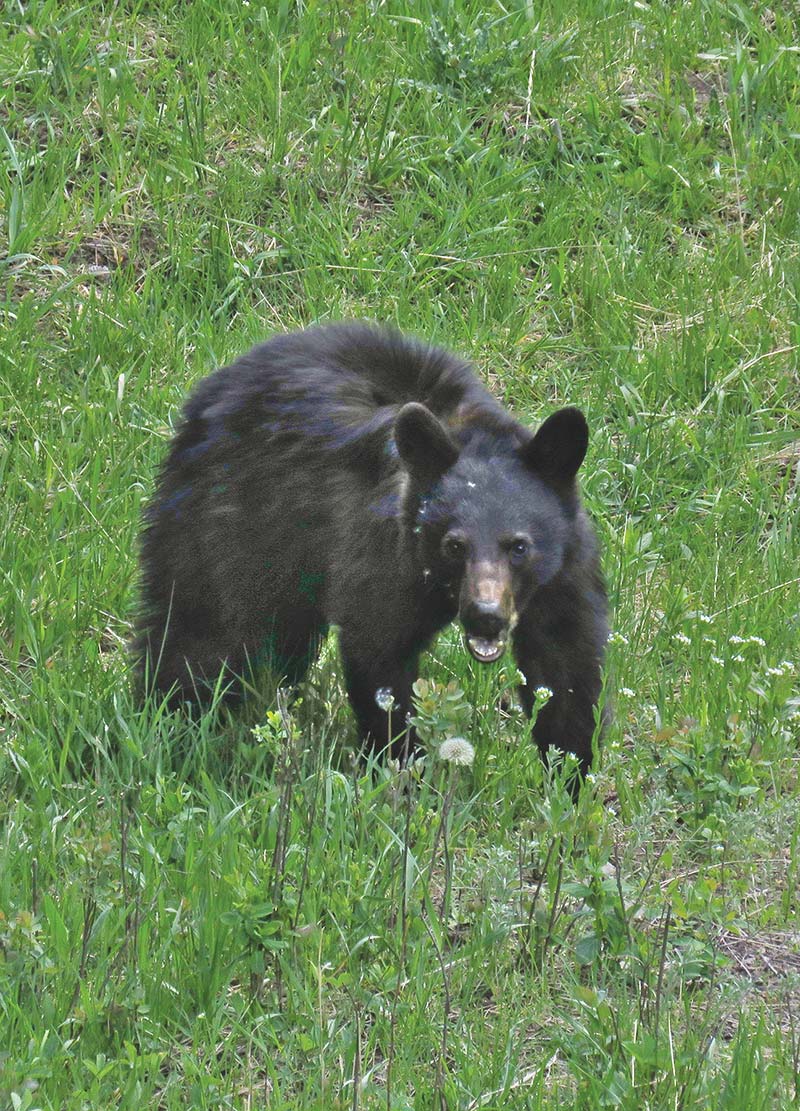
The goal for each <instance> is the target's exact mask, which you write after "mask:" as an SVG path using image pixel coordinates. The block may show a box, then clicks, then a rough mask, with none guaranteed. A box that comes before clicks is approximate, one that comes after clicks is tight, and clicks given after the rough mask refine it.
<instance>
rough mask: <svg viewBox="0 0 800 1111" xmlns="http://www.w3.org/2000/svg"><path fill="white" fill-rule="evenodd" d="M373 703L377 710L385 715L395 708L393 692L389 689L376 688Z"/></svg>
mask: <svg viewBox="0 0 800 1111" xmlns="http://www.w3.org/2000/svg"><path fill="white" fill-rule="evenodd" d="M375 703H376V705H377V706H378V707H379V709H381V710H383V711H384V712H385V713H387V714H388V713H389V711H390V710H395V709H396V708H397V703H396V702H395V700H394V691H393V690H392V688H391V687H378V689H377V690H376V691H375Z"/></svg>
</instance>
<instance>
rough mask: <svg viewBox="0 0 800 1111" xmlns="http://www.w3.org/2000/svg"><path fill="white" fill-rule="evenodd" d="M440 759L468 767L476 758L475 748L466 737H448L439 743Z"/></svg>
mask: <svg viewBox="0 0 800 1111" xmlns="http://www.w3.org/2000/svg"><path fill="white" fill-rule="evenodd" d="M439 759H440V760H447V761H448V763H450V764H456V765H458V767H461V768H468V767H469V766H470V765H471V764H472V761H473V760H474V759H475V749H474V748H473V747H472V745H471V744H470V743H469V741H468V740H466V739H465V738H464V737H448V738H447V740H446V741H442V743H441V744H440V745H439Z"/></svg>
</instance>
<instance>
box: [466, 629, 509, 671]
mask: <svg viewBox="0 0 800 1111" xmlns="http://www.w3.org/2000/svg"><path fill="white" fill-rule="evenodd" d="M467 647H468V648H469V650H470V652H471V653H472V655H473V656H474V657H475V659H476V660H478V661H479V662H480V663H482V664H490V663H493V662H494V661H495V660H499V659H500V657H501V656H502V655H503V653H504V652H505V650H506V642H505V639H504V638H503V637H498V638H497V639H496V640H488V639H487V638H486V637H471V636H469V635H468V636H467Z"/></svg>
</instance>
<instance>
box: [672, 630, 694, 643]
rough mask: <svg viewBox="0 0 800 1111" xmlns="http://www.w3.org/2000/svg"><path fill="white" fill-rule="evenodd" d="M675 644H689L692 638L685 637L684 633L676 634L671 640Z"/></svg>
mask: <svg viewBox="0 0 800 1111" xmlns="http://www.w3.org/2000/svg"><path fill="white" fill-rule="evenodd" d="M672 639H673V640H674V641H675V642H676V643H677V644H691V643H692V638H691V637H687V635H686V633H676V634H675V635H674V637H673V638H672Z"/></svg>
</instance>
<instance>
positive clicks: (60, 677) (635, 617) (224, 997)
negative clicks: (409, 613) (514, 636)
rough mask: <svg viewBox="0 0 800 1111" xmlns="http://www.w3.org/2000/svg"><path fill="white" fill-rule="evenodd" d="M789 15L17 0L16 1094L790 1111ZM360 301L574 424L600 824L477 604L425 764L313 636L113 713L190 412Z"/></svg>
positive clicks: (798, 800) (13, 397)
mask: <svg viewBox="0 0 800 1111" xmlns="http://www.w3.org/2000/svg"><path fill="white" fill-rule="evenodd" d="M798 18H800V10H799V9H798V6H797V4H796V3H789V2H787V3H775V4H773V5H771V6H767V5H765V4H762V3H753V4H746V3H744V2H740V0H686V2H685V3H680V4H673V3H669V2H665V0H643V2H631V0H542V2H541V3H535V4H534V3H531V2H530V0H506V2H501V0H497V2H495V3H488V2H484V3H482V4H480V3H476V2H473V0H450V2H446V0H417V2H414V0H370V2H368V3H366V2H363V0H357V2H355V3H353V4H351V5H343V4H338V3H334V2H327V0H306V2H303V0H291V2H290V0H268V2H267V3H261V2H259V0H250V2H249V3H248V2H247V0H243V2H235V0H205V2H200V0H186V2H183V3H173V2H167V3H163V4H153V3H149V2H146V0H141V2H140V0H125V2H120V3H113V2H111V0H107V2H95V0H87V2H86V3H83V4H78V3H73V2H68V3H65V2H63V0H33V2H30V3H23V2H22V0H4V3H3V4H2V7H0V167H2V172H1V173H0V181H1V182H2V192H0V206H1V211H0V268H1V269H2V286H1V290H2V292H1V293H0V296H2V316H3V320H2V344H1V345H0V1105H2V1106H7V1107H9V1108H13V1109H14V1111H32V1109H37V1108H48V1109H49V1108H53V1109H55V1108H58V1109H64V1111H77V1109H83V1108H111V1107H114V1108H137V1109H138V1108H142V1107H152V1108H158V1109H164V1111H167V1109H175V1111H177V1109H184V1108H187V1107H191V1108H242V1109H244V1108H255V1107H268V1108H271V1109H275V1111H301V1109H308V1111H311V1109H314V1111H316V1109H320V1111H321V1109H326V1111H328V1109H345V1108H348V1109H352V1111H357V1109H363V1111H367V1109H373V1108H386V1109H387V1111H392V1109H409V1111H410V1109H414V1111H428V1109H431V1111H434V1109H435V1111H444V1109H447V1111H478V1109H503V1111H509V1109H511V1111H514V1109H526V1111H527V1109H531V1111H534V1109H535V1111H550V1109H555V1108H565V1107H567V1108H578V1109H587V1111H590V1109H595V1108H623V1109H630V1111H633V1109H637V1111H639V1109H653V1111H656V1109H658V1111H661V1109H663V1111H667V1109H699V1108H714V1109H716V1111H720V1109H721V1111H762V1109H763V1111H766V1109H771V1108H780V1109H784V1108H788V1107H791V1106H798V1105H800V892H799V889H798V879H800V825H799V823H798V816H799V814H800V783H799V781H798V773H799V772H800V749H799V747H798V742H799V741H800V695H798V687H799V684H798V673H799V672H800V649H798V645H799V644H800V535H799V532H800V529H799V526H798V520H799V517H798V510H799V508H800V372H799V371H798V366H799V365H800V357H799V355H798V351H799V348H800V263H799V262H798V255H799V254H800V234H799V233H800V187H799V186H798V182H800V46H798V37H797V26H798ZM350 317H366V318H369V319H372V320H379V321H388V322H392V323H395V324H397V325H398V326H400V327H401V328H403V329H406V330H408V331H411V332H413V333H416V334H418V335H422V336H425V337H427V338H430V339H432V340H434V341H435V342H438V343H441V344H443V345H446V346H449V347H452V348H454V349H456V350H458V351H460V352H462V353H465V354H468V355H469V356H471V357H472V358H474V360H475V363H476V366H477V368H478V370H479V372H480V374H481V376H482V377H483V379H484V380H485V381H486V382H488V383H489V384H490V385H491V387H492V389H493V390H494V391H495V392H496V394H497V396H498V397H500V398H502V399H503V400H504V402H505V403H507V404H508V405H509V406H510V407H511V408H513V410H514V411H515V413H516V414H517V415H518V416H519V417H520V419H523V420H525V421H527V422H529V423H530V424H531V426H535V424H536V423H537V422H538V421H539V420H540V419H542V417H543V416H544V415H546V414H547V413H549V412H550V411H552V410H553V409H554V408H556V407H558V406H559V405H563V404H576V405H579V406H581V407H582V408H583V410H584V411H585V412H586V414H587V417H588V420H589V423H590V427H591V430H592V436H591V442H590V449H589V456H588V459H587V463H586V465H585V468H584V472H583V488H584V492H585V498H586V501H587V504H588V505H589V507H590V509H591V512H592V514H593V516H594V519H595V520H596V522H597V527H598V530H599V533H600V536H601V539H602V544H603V549H604V565H605V569H606V574H607V578H608V584H609V591H610V595H611V600H612V606H613V621H612V624H613V630H614V631H613V633H612V637H611V642H610V645H609V661H608V674H607V681H606V688H607V689H606V697H607V699H608V700H609V701H610V702H611V703H613V706H614V715H615V717H614V722H613V725H612V726H611V728H610V729H609V731H608V735H607V737H606V740H605V743H604V745H603V747H602V750H601V751H600V753H599V754H598V759H597V762H596V770H595V772H594V773H593V776H592V782H591V783H590V784H589V785H588V789H586V790H584V791H583V793H582V795H581V797H580V800H579V801H578V803H577V805H573V803H572V801H571V800H570V798H569V795H568V793H567V791H566V790H565V787H564V780H563V775H561V774H559V773H558V772H554V773H553V774H548V775H545V774H544V772H543V769H542V766H541V764H540V761H539V759H538V755H537V754H536V753H535V752H534V751H532V748H531V745H530V744H529V743H528V741H527V738H526V724H525V722H524V720H523V719H522V718H521V717H520V715H519V713H518V712H517V711H516V710H515V708H514V705H513V701H512V700H511V699H510V697H509V695H510V693H511V692H512V691H513V687H514V681H515V675H514V669H513V664H512V663H511V661H510V660H509V659H504V660H501V661H500V662H499V663H498V664H496V665H493V666H492V667H491V668H488V669H481V668H480V667H479V665H477V664H474V663H472V662H471V661H470V659H469V658H468V656H467V654H466V652H465V651H464V649H463V647H462V645H461V643H460V637H459V634H458V632H457V631H456V630H453V631H451V632H448V633H447V634H445V635H444V636H443V637H442V638H441V639H440V640H439V641H438V643H437V644H436V646H435V647H434V649H433V651H432V652H431V654H430V656H429V657H428V658H427V659H426V661H425V665H424V680H423V681H422V683H421V684H420V686H419V688H418V707H417V716H418V719H419V722H420V727H421V733H422V734H423V736H424V739H425V748H424V752H423V754H422V758H421V759H419V760H418V761H416V762H415V763H414V764H413V766H411V767H410V768H407V769H402V770H401V769H399V768H397V767H396V766H393V765H391V764H387V763H386V762H383V761H380V760H378V761H375V760H372V759H370V760H368V761H366V762H362V761H359V760H358V759H357V758H356V753H355V738H354V733H353V728H352V719H351V716H350V713H349V710H348V708H347V705H346V700H345V697H344V693H343V691H342V687H341V682H340V676H339V670H338V665H337V659H336V645H335V639H333V638H332V639H331V640H330V642H329V643H328V644H327V645H326V647H325V650H324V652H323V656H322V658H321V660H320V663H319V665H318V666H317V667H316V668H315V670H314V671H313V673H312V675H311V677H310V680H309V682H308V683H307V684H305V685H304V686H303V687H302V689H301V690H300V691H299V692H298V695H297V698H296V699H295V700H294V701H290V700H289V699H288V698H287V697H285V695H284V694H283V693H282V692H280V691H278V692H276V691H275V689H274V684H272V689H270V683H269V682H265V685H264V690H263V693H262V694H261V695H260V696H255V697H253V698H252V699H251V700H250V701H249V703H248V705H247V707H246V708H245V710H244V711H243V712H242V713H240V714H238V715H233V716H229V715H227V713H226V712H225V711H219V712H214V713H210V714H207V715H205V716H203V717H201V718H200V719H199V720H196V721H193V722H192V721H189V720H187V719H186V718H185V717H183V716H181V715H179V714H169V713H167V712H165V711H164V710H163V709H162V708H161V707H159V706H157V705H147V706H144V707H142V706H140V705H138V704H137V702H136V699H135V698H134V696H133V694H132V690H131V676H130V668H129V661H128V657H127V654H126V642H127V639H128V637H129V634H130V629H131V619H132V614H133V612H134V607H135V601H136V575H137V566H136V550H137V535H138V531H139V527H140V514H141V510H142V507H143V505H144V503H145V501H146V499H147V497H148V495H149V492H150V491H151V490H152V487H153V480H154V474H155V468H156V467H157V464H158V462H159V460H160V459H161V457H162V455H163V453H164V450H165V445H166V442H167V439H168V437H169V435H170V430H171V427H172V425H173V422H174V421H175V420H176V418H177V416H178V414H179V411H180V404H181V400H182V398H183V397H184V396H185V393H186V391H187V389H188V388H189V387H190V386H191V384H192V383H193V382H195V381H196V380H197V379H198V378H200V377H202V376H203V375H204V374H206V373H208V372H209V371H210V370H212V369H213V368H214V367H216V366H219V365H222V364H224V363H225V362H226V361H229V360H231V359H232V358H234V357H235V356H236V355H238V354H239V353H241V352H242V351H244V350H245V349H246V348H247V347H248V346H249V345H250V344H251V343H253V342H255V341H256V340H258V339H261V338H264V337H266V336H268V335H270V334H272V333H274V332H279V331H284V330H287V329H290V328H294V327H297V326H301V325H304V324H307V323H310V322H314V321H323V320H330V319H340V318H350ZM452 736H462V737H467V738H468V739H469V740H470V742H471V743H472V744H473V746H474V748H475V760H474V763H473V764H472V765H471V766H457V765H454V764H452V763H448V762H447V761H445V760H443V759H441V758H440V757H439V755H438V750H439V745H440V744H441V742H442V741H443V740H444V739H445V738H448V737H452Z"/></svg>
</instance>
